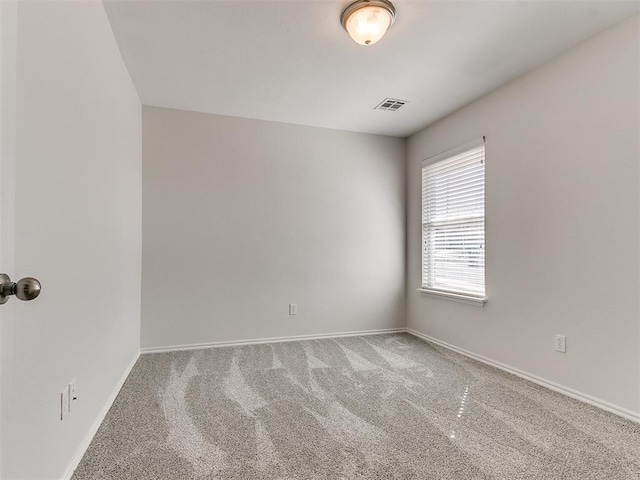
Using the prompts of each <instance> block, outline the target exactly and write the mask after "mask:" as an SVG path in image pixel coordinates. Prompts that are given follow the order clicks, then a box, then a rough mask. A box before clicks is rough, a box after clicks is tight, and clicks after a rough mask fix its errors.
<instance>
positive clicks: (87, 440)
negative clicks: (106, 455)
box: [61, 352, 140, 480]
mask: <svg viewBox="0 0 640 480" xmlns="http://www.w3.org/2000/svg"><path fill="white" fill-rule="evenodd" d="M138 358H140V352H138V353H136V354H135V355H134V357H133V359H132V360H131V363H130V364H129V366H128V367H127V368H126V370H125V372H124V374H123V375H122V377H121V378H120V380H119V381H118V383H117V384H116V386H115V388H114V389H113V391H112V392H111V395H109V398H108V399H107V401H106V402H105V404H104V406H103V407H102V410H100V413H98V416H97V417H96V419H95V421H94V422H93V424H92V425H91V428H90V429H89V431H88V432H87V434H86V435H85V437H84V439H83V440H82V443H81V444H80V445H79V446H78V449H77V450H76V453H75V455H74V456H73V458H72V459H71V462H69V465H68V466H67V469H66V470H65V472H64V474H63V475H62V477H61V480H70V479H71V477H72V476H73V472H75V470H76V468H77V467H78V465H79V464H80V460H82V457H83V456H84V454H85V452H86V451H87V449H88V448H89V445H90V444H91V441H92V440H93V437H94V436H95V434H96V433H97V432H98V429H99V428H100V425H101V424H102V422H103V420H104V418H105V417H106V416H107V413H109V409H110V408H111V405H113V402H114V401H115V400H116V397H117V396H118V393H120V390H121V389H122V386H123V385H124V382H125V381H126V380H127V377H128V376H129V374H130V373H131V370H132V369H133V366H134V365H135V364H136V362H137V361H138Z"/></svg>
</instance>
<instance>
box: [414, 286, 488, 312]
mask: <svg viewBox="0 0 640 480" xmlns="http://www.w3.org/2000/svg"><path fill="white" fill-rule="evenodd" d="M418 291H419V292H420V293H424V294H427V295H433V296H435V297H440V298H448V299H449V300H453V301H455V302H461V303H466V304H467V305H475V306H477V307H484V304H485V303H487V298H486V297H472V296H471V295H463V294H460V293H450V292H443V291H441V290H430V289H428V288H422V287H421V288H418Z"/></svg>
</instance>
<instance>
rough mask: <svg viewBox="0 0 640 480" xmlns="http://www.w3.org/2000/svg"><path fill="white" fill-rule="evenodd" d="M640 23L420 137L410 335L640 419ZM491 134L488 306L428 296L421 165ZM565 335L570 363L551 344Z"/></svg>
mask: <svg viewBox="0 0 640 480" xmlns="http://www.w3.org/2000/svg"><path fill="white" fill-rule="evenodd" d="M638 25H639V20H638V17H637V16H636V17H635V18H633V19H631V20H627V21H626V22H624V23H622V24H619V25H617V26H615V27H613V28H611V29H610V30H607V31H605V32H604V33H602V34H600V35H598V36H596V37H594V38H592V39H590V40H588V41H587V42H585V43H583V44H581V45H579V46H578V47H576V48H574V49H572V50H570V51H568V52H567V53H565V54H564V55H562V56H560V57H558V58H556V59H555V60H553V61H551V62H549V63H547V64H546V65H544V66H542V67H541V68H538V69H536V70H534V71H532V72H530V73H529V74H527V75H525V76H523V77H521V78H520V79H518V80H516V81H514V82H512V83H510V84H508V85H506V86H504V87H502V88H500V89H498V90H496V91H495V92H493V93H492V94H490V95H488V96H486V97H483V98H482V99H480V100H478V101H476V102H474V103H472V104H470V105H469V106H467V107H465V108H463V109H461V110H459V111H458V112H456V113H454V114H452V115H450V116H449V117H447V118H445V119H443V120H441V121H439V122H437V123H436V124H434V125H432V126H430V127H428V128H427V129H425V130H423V131H422V132H419V133H418V134H416V135H414V136H412V137H411V138H410V139H409V142H408V177H409V180H408V182H409V183H408V199H409V201H408V219H409V222H408V236H409V237H408V259H409V262H408V265H409V267H408V326H409V327H410V328H413V329H416V330H418V331H420V332H423V333H425V334H427V335H430V336H432V337H435V338H437V339H439V340H442V341H445V342H448V343H450V344H453V345H455V346H458V347H460V348H464V349H466V350H469V351H471V352H473V353H476V354H479V355H483V356H485V357H488V358H491V359H493V360H497V361H499V362H502V363H505V364H507V365H509V366H511V367H515V368H518V369H521V370H524V371H526V372H529V373H532V374H535V375H539V376H541V377H543V378H546V379H549V380H552V381H555V382H558V383H560V384H562V385H564V386H567V387H570V388H572V389H575V390H578V391H580V392H582V393H586V394H588V395H591V396H594V397H596V398H599V399H603V400H605V401H607V402H610V403H612V404H614V405H617V406H619V407H622V408H623V409H627V410H629V411H631V412H636V413H637V412H640V341H639V339H640V331H639V330H640V325H639V322H640V309H639V295H638V292H639V291H640V282H639V273H640V272H639V268H638V267H639V261H640V258H639V250H640V249H639V248H638V245H640V240H639V228H640V223H639V220H640V210H639V206H640V203H639V201H640V200H639V190H640V188H639V187H640V177H639V168H638V167H639V163H640V162H639V159H640V156H639V154H640V149H639V140H638V138H639V133H640V120H639V115H640V113H639V112H640V109H639V107H640V97H639V85H640V76H639V70H640V65H639V53H640V52H639V50H638V45H639V41H638V40H639V26H638ZM481 135H486V137H487V143H486V156H487V163H486V212H487V213H486V215H487V223H486V235H487V247H486V248H487V251H486V255H487V258H486V261H487V266H486V283H487V294H488V297H489V302H488V303H487V305H486V306H485V308H483V309H482V308H478V307H475V306H468V305H464V304H461V303H455V302H452V301H450V300H445V299H439V298H434V297H429V296H426V295H424V294H421V293H418V292H416V290H415V289H416V288H417V287H418V286H419V285H420V255H421V246H420V237H421V227H420V209H421V205H420V162H421V160H423V159H425V158H427V157H429V156H431V155H434V154H437V153H439V152H441V151H444V150H446V149H449V148H451V147H455V146H457V145H459V144H462V143H464V142H466V141H468V140H470V139H473V138H478V137H480V136H481ZM556 333H560V334H564V335H567V353H566V354H564V355H563V354H560V353H556V352H554V350H553V336H554V334H556Z"/></svg>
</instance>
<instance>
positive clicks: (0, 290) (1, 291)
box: [0, 273, 42, 304]
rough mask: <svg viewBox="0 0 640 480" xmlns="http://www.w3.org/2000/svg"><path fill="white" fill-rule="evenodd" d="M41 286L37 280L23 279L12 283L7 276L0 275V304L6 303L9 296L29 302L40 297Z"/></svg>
mask: <svg viewBox="0 0 640 480" xmlns="http://www.w3.org/2000/svg"><path fill="white" fill-rule="evenodd" d="M41 289H42V285H40V282H39V281H38V279H36V278H33V277H25V278H23V279H21V280H18V283H14V282H12V281H11V278H9V275H7V274H5V273H0V304H3V303H6V302H7V300H9V297H10V296H11V295H15V296H16V297H18V298H19V299H20V300H24V301H29V300H33V299H34V298H36V297H37V296H38V295H40V290H41Z"/></svg>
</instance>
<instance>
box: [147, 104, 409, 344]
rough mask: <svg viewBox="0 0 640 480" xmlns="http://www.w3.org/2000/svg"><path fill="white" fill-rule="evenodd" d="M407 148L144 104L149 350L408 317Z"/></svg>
mask: <svg viewBox="0 0 640 480" xmlns="http://www.w3.org/2000/svg"><path fill="white" fill-rule="evenodd" d="M404 154H405V150H404V140H402V139H397V138H391V137H382V136H374V135H366V134H360V133H351V132H344V131H336V130H328V129H321V128H314V127H303V126H296V125H288V124H282V123H274V122H265V121H259V120H249V119H243V118H234V117H225V116H218V115H207V114H200V113H192V112H185V111H179V110H169V109H161V108H153V107H143V274H142V277H143V281H142V285H143V287H142V347H143V348H145V347H146V348H150V347H162V346H169V345H185V344H194V343H206V342H216V341H231V340H246V339H259V338H268V337H279V336H292V335H303V334H321V333H333V332H349V331H358V330H370V329H382V328H393V327H403V326H404V322H405V314H404V306H405V289H404V287H405V283H404V282H405V275H404V261H405V257H404V254H405V231H404V225H405V161H404ZM289 303H297V304H298V308H299V313H298V315H297V316H289V315H288V304H289Z"/></svg>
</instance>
